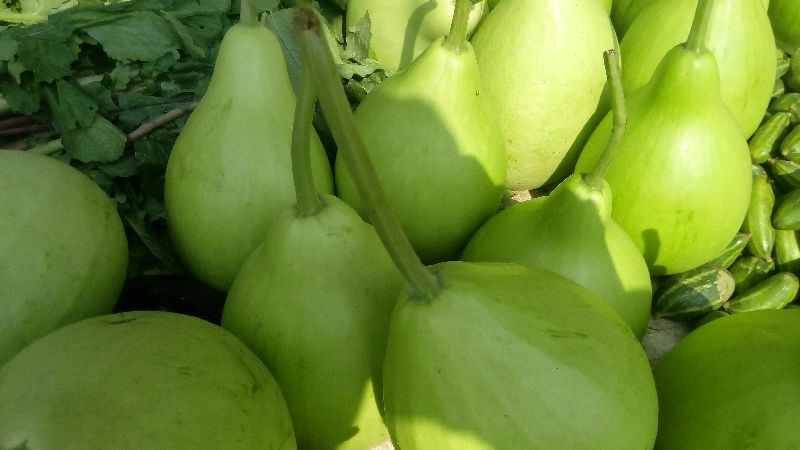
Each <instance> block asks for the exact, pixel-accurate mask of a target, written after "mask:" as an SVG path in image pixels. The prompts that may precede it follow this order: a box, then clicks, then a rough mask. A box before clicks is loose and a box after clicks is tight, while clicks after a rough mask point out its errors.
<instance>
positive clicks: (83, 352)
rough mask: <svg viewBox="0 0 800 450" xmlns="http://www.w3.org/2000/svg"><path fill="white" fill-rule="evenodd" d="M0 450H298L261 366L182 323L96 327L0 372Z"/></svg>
mask: <svg viewBox="0 0 800 450" xmlns="http://www.w3.org/2000/svg"><path fill="white" fill-rule="evenodd" d="M0 404H1V405H3V407H2V408H0V448H3V449H59V450H109V449H152V450H173V449H200V448H202V449H207V450H229V449H237V450H263V449H274V450H295V449H297V445H296V443H295V437H294V431H293V429H292V422H291V420H290V418H289V412H288V411H287V409H286V402H285V400H284V398H283V395H282V394H281V391H280V388H279V387H278V384H277V383H276V382H275V378H274V377H273V376H272V374H271V373H270V372H269V370H268V369H267V368H266V367H264V364H263V363H262V362H261V361H259V360H258V358H257V357H256V355H254V354H253V352H251V351H250V350H248V349H247V347H245V345H244V344H242V342H241V341H239V340H238V339H236V338H235V337H234V336H233V335H231V333H229V332H227V331H225V330H223V329H222V328H220V327H219V326H217V325H214V324H211V323H209V322H206V321H205V320H201V319H198V318H196V317H191V316H187V315H183V314H175V313H170V312H164V311H131V312H124V313H119V314H108V315H102V316H98V317H91V318H88V319H84V320H82V321H79V322H76V323H73V324H70V325H67V326H64V327H62V328H59V329H58V330H55V331H53V332H52V333H50V334H48V335H46V336H44V337H42V338H41V339H39V340H37V341H36V342H34V343H33V344H31V345H30V346H28V347H26V348H25V349H24V350H22V351H21V352H20V353H19V354H17V355H16V356H15V357H14V358H13V359H11V361H9V362H8V364H6V365H5V366H2V367H1V368H0Z"/></svg>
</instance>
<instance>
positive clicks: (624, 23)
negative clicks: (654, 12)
mask: <svg viewBox="0 0 800 450" xmlns="http://www.w3.org/2000/svg"><path fill="white" fill-rule="evenodd" d="M658 2H659V0H615V1H614V4H613V5H612V6H611V22H612V23H613V24H614V29H615V30H616V31H617V35H618V36H619V37H623V36H625V33H626V32H627V31H628V28H630V26H631V24H632V23H633V21H634V20H635V19H636V17H637V16H638V15H639V13H641V12H642V10H644V9H645V8H647V7H648V6H650V5H652V4H653V3H658Z"/></svg>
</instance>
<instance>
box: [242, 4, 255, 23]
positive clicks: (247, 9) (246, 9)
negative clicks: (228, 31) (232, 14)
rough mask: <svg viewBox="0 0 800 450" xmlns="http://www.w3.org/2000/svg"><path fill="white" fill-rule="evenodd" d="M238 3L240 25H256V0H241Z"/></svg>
mask: <svg viewBox="0 0 800 450" xmlns="http://www.w3.org/2000/svg"><path fill="white" fill-rule="evenodd" d="M241 2H242V3H241V4H240V5H239V23H240V24H242V25H250V26H252V25H258V10H257V9H256V0H241Z"/></svg>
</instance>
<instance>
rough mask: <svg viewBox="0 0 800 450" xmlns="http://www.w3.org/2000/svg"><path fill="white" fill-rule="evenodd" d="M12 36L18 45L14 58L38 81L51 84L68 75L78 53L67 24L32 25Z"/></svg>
mask: <svg viewBox="0 0 800 450" xmlns="http://www.w3.org/2000/svg"><path fill="white" fill-rule="evenodd" d="M16 30H22V31H21V32H20V33H19V34H17V33H15V34H16V40H17V42H18V43H19V48H18V49H17V59H18V60H19V62H20V63H22V65H23V66H25V68H26V69H28V70H30V71H32V72H33V75H34V77H35V78H36V80H38V81H43V82H45V83H49V82H52V81H54V80H56V79H58V78H62V77H66V76H69V75H70V74H71V73H72V68H71V66H72V63H73V62H74V61H75V60H76V59H77V57H78V52H79V51H80V49H79V47H78V45H77V44H76V43H75V42H73V41H72V40H71V37H72V32H73V29H72V27H71V26H69V25H68V24H58V25H56V26H50V25H48V24H47V23H44V24H41V25H34V26H32V27H28V28H24V29H15V31H16Z"/></svg>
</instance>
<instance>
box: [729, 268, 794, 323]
mask: <svg viewBox="0 0 800 450" xmlns="http://www.w3.org/2000/svg"><path fill="white" fill-rule="evenodd" d="M798 288H800V281H798V279H797V275H795V274H793V273H791V272H778V273H776V274H774V275H771V276H770V277H768V278H767V279H765V280H763V281H761V282H760V283H758V284H757V285H755V286H753V287H752V288H750V289H748V290H747V291H745V292H744V293H742V294H740V295H737V296H735V297H733V298H731V299H730V300H728V301H727V302H725V304H724V306H723V307H724V308H725V311H727V312H730V313H740V312H747V311H758V310H762V309H782V308H784V307H785V306H786V305H788V304H789V303H791V302H792V301H793V300H794V298H795V296H797V290H798Z"/></svg>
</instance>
